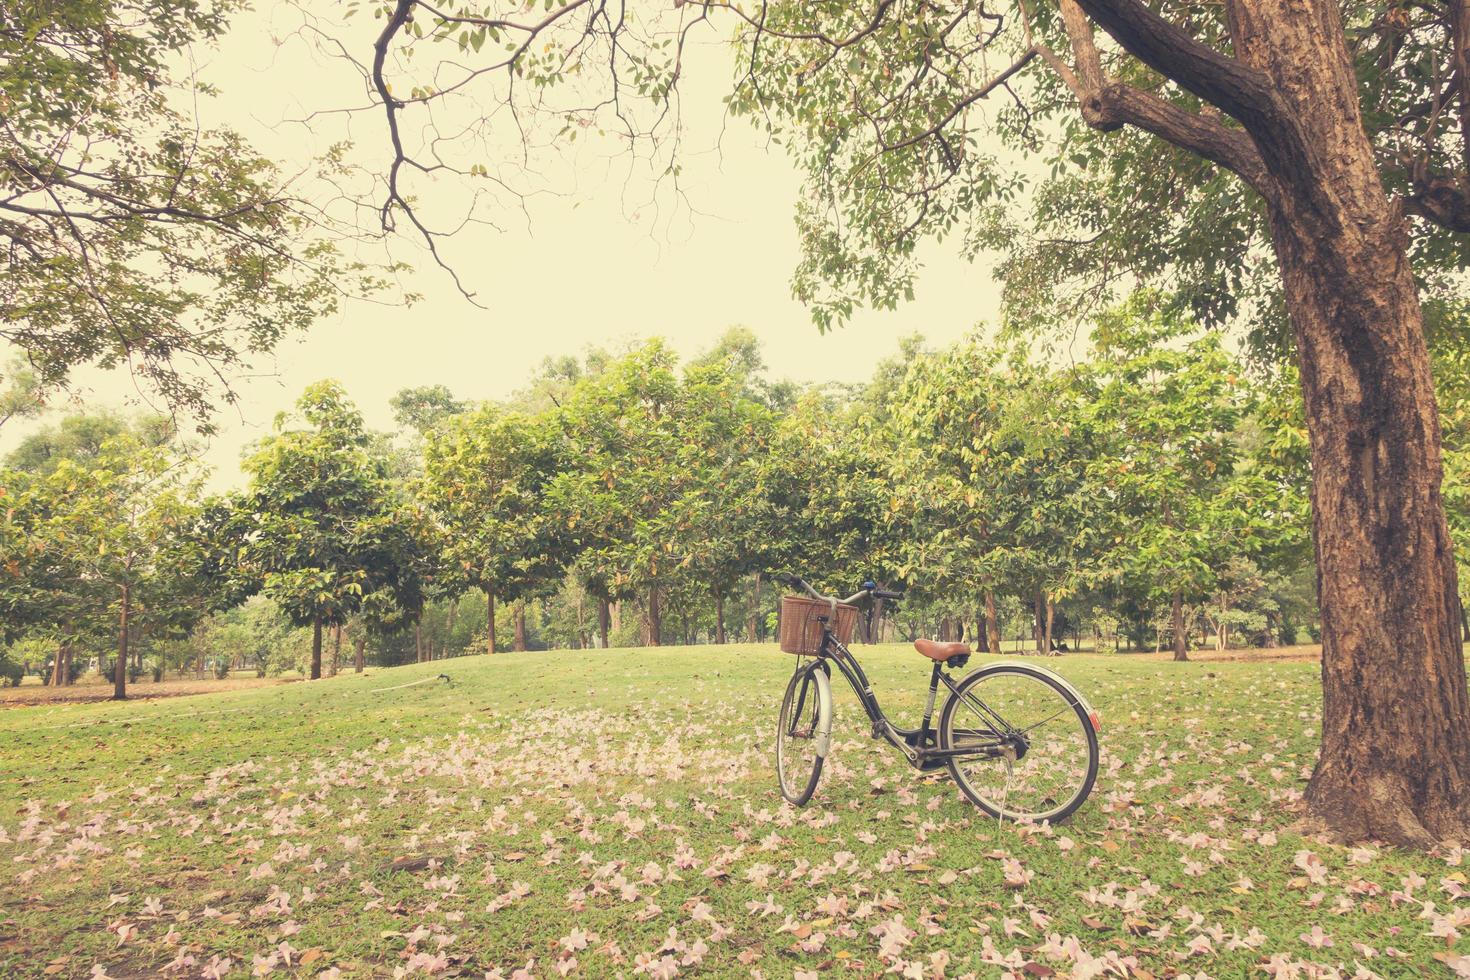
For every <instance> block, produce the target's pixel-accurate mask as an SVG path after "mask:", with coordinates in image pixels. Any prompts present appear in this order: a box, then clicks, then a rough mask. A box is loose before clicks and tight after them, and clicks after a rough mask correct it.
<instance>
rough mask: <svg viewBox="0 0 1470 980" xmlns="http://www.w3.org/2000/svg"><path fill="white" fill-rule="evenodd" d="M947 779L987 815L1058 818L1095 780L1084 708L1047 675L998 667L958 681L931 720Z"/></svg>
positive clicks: (1093, 743) (1093, 736) (1092, 735)
mask: <svg viewBox="0 0 1470 980" xmlns="http://www.w3.org/2000/svg"><path fill="white" fill-rule="evenodd" d="M939 746H940V748H941V749H950V750H956V751H955V754H954V755H951V756H949V758H948V764H949V771H950V775H952V776H953V777H954V781H955V784H956V785H958V786H959V788H960V791H961V792H963V793H964V794H965V796H967V797H969V799H970V801H971V802H972V803H974V804H975V805H976V806H978V807H979V808H980V809H982V810H984V811H985V812H986V813H988V814H990V815H991V816H992V817H998V818H1004V819H1007V820H1023V821H1031V822H1035V823H1040V822H1041V821H1043V820H1045V821H1049V822H1052V823H1056V822H1057V821H1059V820H1064V819H1066V818H1067V817H1069V816H1071V814H1072V813H1073V812H1074V811H1075V810H1076V809H1077V808H1078V807H1079V806H1081V805H1082V803H1083V801H1085V800H1086V799H1087V795H1088V794H1089V793H1091V792H1092V785H1093V783H1094V782H1096V780H1097V758H1098V752H1097V731H1096V730H1095V729H1094V728H1093V722H1092V719H1091V718H1089V717H1088V709H1087V707H1086V704H1085V702H1083V701H1082V700H1081V698H1079V697H1078V696H1077V695H1076V694H1075V693H1074V692H1073V691H1071V690H1069V689H1068V688H1067V686H1066V685H1065V683H1062V682H1060V679H1059V678H1057V677H1055V676H1054V675H1051V674H1050V673H1049V672H1048V671H1042V670H1037V669H1035V668H1032V667H1028V666H1026V665H1024V664H1002V665H998V666H995V667H985V668H982V669H980V670H977V671H975V672H974V673H973V674H971V675H970V676H968V677H966V678H965V679H964V680H962V681H960V683H959V686H958V687H957V688H956V690H955V693H954V694H953V695H952V696H951V697H950V699H949V700H948V701H946V702H945V705H944V711H943V712H942V713H941V714H940V717H939Z"/></svg>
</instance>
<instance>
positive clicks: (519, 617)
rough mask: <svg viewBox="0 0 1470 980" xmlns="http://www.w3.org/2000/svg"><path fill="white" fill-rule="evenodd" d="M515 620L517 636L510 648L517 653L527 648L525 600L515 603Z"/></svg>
mask: <svg viewBox="0 0 1470 980" xmlns="http://www.w3.org/2000/svg"><path fill="white" fill-rule="evenodd" d="M512 618H513V620H514V622H515V628H516V631H515V638H514V640H513V641H512V642H511V646H510V648H511V649H512V650H514V651H515V652H517V653H520V652H523V651H524V650H525V649H526V603H525V601H524V600H522V601H519V602H517V603H516V604H515V607H514V615H513V617H512Z"/></svg>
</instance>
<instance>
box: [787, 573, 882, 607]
mask: <svg viewBox="0 0 1470 980" xmlns="http://www.w3.org/2000/svg"><path fill="white" fill-rule="evenodd" d="M772 578H774V579H775V580H776V581H777V582H781V583H783V584H785V585H790V586H794V587H796V588H799V589H802V590H804V591H805V592H806V593H807V594H808V595H810V596H811V597H812V598H813V599H818V600H820V601H822V602H842V603H846V604H847V605H852V604H853V603H855V602H857V601H858V600H859V599H861V598H863V596H872V597H873V598H874V599H890V600H894V599H902V598H903V593H902V592H892V591H889V590H888V589H880V588H878V586H877V585H876V584H875V583H873V582H864V583H863V587H862V588H861V589H858V590H857V591H856V592H854V593H853V594H852V595H850V596H848V597H847V598H846V599H838V598H836V597H835V596H830V595H823V594H822V593H820V592H818V591H817V590H816V589H814V588H812V587H811V585H809V584H808V583H807V581H806V579H804V578H802V577H801V576H800V575H786V574H777V575H773V576H772Z"/></svg>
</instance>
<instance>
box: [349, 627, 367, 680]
mask: <svg viewBox="0 0 1470 980" xmlns="http://www.w3.org/2000/svg"><path fill="white" fill-rule="evenodd" d="M366 648H367V637H366V636H359V637H358V638H357V643H356V644H355V645H354V649H353V651H352V671H353V673H357V674H360V673H362V668H363V667H364V666H366V663H367V658H366V657H364V656H363V651H364V650H365V649H366Z"/></svg>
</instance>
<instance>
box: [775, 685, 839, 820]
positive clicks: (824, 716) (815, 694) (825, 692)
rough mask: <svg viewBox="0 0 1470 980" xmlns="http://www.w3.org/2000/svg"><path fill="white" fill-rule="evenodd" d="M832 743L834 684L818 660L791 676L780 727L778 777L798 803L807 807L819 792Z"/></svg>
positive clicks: (785, 792) (785, 793)
mask: <svg viewBox="0 0 1470 980" xmlns="http://www.w3.org/2000/svg"><path fill="white" fill-rule="evenodd" d="M831 742H832V686H831V684H829V683H828V680H827V672H826V671H825V670H824V669H822V664H821V662H820V661H818V662H815V663H811V664H808V665H806V666H804V667H798V668H797V670H796V673H794V674H792V675H791V681H790V683H788V684H787V685H786V696H785V697H784V698H782V699H781V718H780V721H779V723H778V727H777V729H776V776H777V779H778V780H779V781H780V784H781V795H782V796H784V797H785V798H786V799H787V801H789V802H790V803H791V804H793V805H794V806H805V805H806V802H807V801H808V800H810V799H811V798H812V794H813V793H815V792H816V791H817V780H819V779H821V778H822V764H823V763H824V762H826V760H827V750H828V749H829V747H830V746H831Z"/></svg>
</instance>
